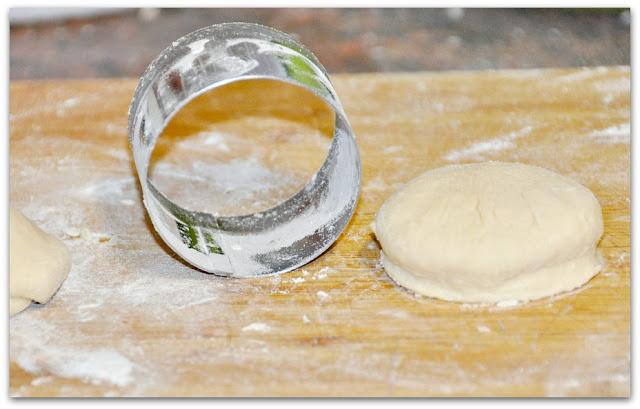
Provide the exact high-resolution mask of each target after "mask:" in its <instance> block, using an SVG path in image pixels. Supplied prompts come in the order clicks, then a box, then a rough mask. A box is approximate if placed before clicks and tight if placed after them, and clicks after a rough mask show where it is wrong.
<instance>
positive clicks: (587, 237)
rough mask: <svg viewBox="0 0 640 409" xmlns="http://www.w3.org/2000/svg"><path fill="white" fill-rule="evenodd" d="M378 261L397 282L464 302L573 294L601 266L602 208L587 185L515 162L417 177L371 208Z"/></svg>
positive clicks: (461, 167) (452, 168) (449, 169)
mask: <svg viewBox="0 0 640 409" xmlns="http://www.w3.org/2000/svg"><path fill="white" fill-rule="evenodd" d="M375 231H376V236H377V238H378V240H379V241H380V243H381V245H382V250H383V256H382V258H383V265H384V267H385V270H386V271H387V273H388V274H389V275H390V276H391V278H392V279H393V280H394V281H396V282H397V283H398V284H400V285H402V286H404V287H407V288H409V289H411V290H413V291H416V292H418V293H420V294H424V295H427V296H431V297H436V298H442V299H445V300H452V301H463V302H498V301H506V300H531V299H536V298H540V297H544V296H549V295H553V294H556V293H560V292H564V291H568V290H572V289H574V288H576V287H579V286H581V285H582V284H584V283H585V282H587V281H588V280H589V279H590V278H591V277H593V276H594V275H595V274H597V273H598V271H600V270H601V268H602V260H601V257H600V255H599V253H598V251H597V249H596V246H597V243H598V241H599V240H600V237H601V236H602V233H603V223H602V210H601V208H600V204H599V203H598V201H597V199H596V198H595V196H594V195H593V193H591V191H590V190H589V189H587V188H585V187H584V186H582V185H580V184H578V183H576V182H574V181H572V180H571V179H569V178H566V177H564V176H562V175H559V174H557V173H555V172H551V171H549V170H546V169H543V168H539V167H535V166H529V165H523V164H518V163H503V162H485V163H476V164H468V165H452V166H446V167H443V168H438V169H434V170H431V171H428V172H426V173H424V174H423V175H421V176H419V177H417V178H416V179H414V180H412V181H410V182H409V183H408V184H407V185H405V186H404V187H403V188H401V189H400V190H399V191H397V192H396V193H394V194H393V195H392V196H391V197H390V198H389V199H388V200H387V201H386V202H385V203H384V204H383V206H382V207H381V208H380V211H379V212H378V215H377V217H376V221H375Z"/></svg>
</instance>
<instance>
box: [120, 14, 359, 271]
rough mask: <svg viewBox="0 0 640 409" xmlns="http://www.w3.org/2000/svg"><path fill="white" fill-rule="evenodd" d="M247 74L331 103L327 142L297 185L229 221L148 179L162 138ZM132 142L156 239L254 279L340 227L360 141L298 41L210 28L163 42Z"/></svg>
mask: <svg viewBox="0 0 640 409" xmlns="http://www.w3.org/2000/svg"><path fill="white" fill-rule="evenodd" d="M249 79H270V80H277V81H283V82H287V83H290V84H294V85H296V86H299V87H302V88H304V89H307V90H309V91H311V92H313V93H314V94H316V95H317V96H319V97H320V98H322V99H323V100H324V101H325V102H326V103H327V104H328V105H329V106H330V107H331V108H332V109H333V111H334V112H335V127H334V134H333V140H332V143H331V147H330V148H329V152H328V154H327V157H326V159H325V161H324V163H323V165H322V166H321V168H320V169H319V170H318V171H317V172H316V174H315V175H314V176H313V177H312V178H311V180H310V181H308V183H307V184H306V186H305V187H304V188H303V189H302V190H300V191H299V192H298V193H296V194H295V195H294V196H293V197H291V198H289V199H287V200H286V201H284V202H282V203H280V204H278V205H276V206H275V207H273V208H271V209H268V210H266V211H263V212H259V213H254V214H247V215H242V216H229V217H225V216H219V215H215V214H210V213H206V212H198V211H191V210H188V209H185V208H183V207H181V206H179V205H177V204H176V203H174V202H173V201H171V199H170V198H168V197H167V196H165V195H164V194H163V193H162V192H160V191H159V190H158V189H157V188H156V187H155V186H154V185H153V183H152V182H151V180H149V178H148V168H149V161H150V158H151V153H152V152H153V149H154V147H155V144H156V141H157V139H158V137H159V136H160V134H161V133H162V131H163V129H164V128H165V126H166V125H167V124H168V122H169V121H170V119H171V118H172V117H173V116H174V115H175V114H176V113H177V112H178V111H179V110H180V109H181V108H182V107H184V106H185V105H186V104H187V103H188V102H190V101H191V100H193V99H194V98H196V97H197V96H198V95H201V94H203V93H205V92H207V91H210V90H212V89H214V88H217V87H222V86H224V85H226V84H229V83H232V82H236V81H243V80H249ZM129 143H130V146H131V149H132V151H133V157H134V161H135V166H136V170H137V172H138V178H139V180H140V184H141V186H142V193H143V198H144V205H145V207H146V209H147V213H148V214H149V217H150V218H151V221H152V222H153V226H154V227H155V229H156V231H157V232H158V234H159V235H160V237H162V239H163V240H164V241H165V242H166V243H167V244H168V245H169V246H170V247H171V248H172V249H173V250H174V251H175V252H176V253H177V254H178V255H180V257H182V258H183V259H184V260H186V261H187V262H189V263H190V264H192V265H193V266H195V267H197V268H199V269H201V270H204V271H206V272H210V273H214V274H218V275H223V276H230V277H252V276H259V275H264V274H274V273H282V272H286V271H290V270H293V269H295V268H297V267H299V266H301V265H304V264H306V263H308V262H309V261H311V260H313V259H314V258H316V257H318V256H319V255H320V254H321V253H322V252H324V251H325V250H326V249H327V248H328V247H329V246H330V245H331V244H332V243H333V242H334V241H335V240H336V239H337V238H338V236H339V235H340V233H341V232H342V231H343V230H344V228H345V226H346V225H347V223H348V222H349V219H350V218H351V216H352V214H353V212H354V210H355V207H356V203H357V199H358V195H359V192H360V172H361V170H360V156H359V153H358V147H357V145H356V141H355V137H354V135H353V132H352V130H351V127H350V125H349V122H348V121H347V117H346V115H345V113H344V110H343V108H342V105H341V104H340V101H339V100H338V97H337V95H336V92H335V90H334V89H333V86H332V85H331V82H330V80H329V76H328V74H327V72H326V70H325V69H324V67H322V65H321V64H320V62H319V61H318V60H317V59H316V57H315V56H314V55H313V54H312V53H311V52H310V51H309V50H307V49H306V48H305V47H304V46H303V45H301V44H300V43H298V42H297V41H296V40H294V39H292V38H291V37H289V36H288V35H286V34H284V33H282V32H279V31H277V30H274V29H272V28H269V27H265V26H261V25H256V24H246V23H228V24H220V25H213V26H210V27H206V28H203V29H200V30H197V31H194V32H192V33H190V34H187V35H186V36H184V37H182V38H180V39H178V40H177V41H174V42H173V44H172V45H171V46H169V47H168V48H166V49H165V50H164V51H163V52H162V53H161V54H160V55H159V56H158V57H157V58H156V59H155V60H154V61H153V62H152V63H151V64H150V65H149V66H148V67H147V69H146V71H145V72H144V74H143V75H142V77H141V79H140V82H139V83H138V87H137V88H136V90H135V93H134V95H133V100H132V102H131V106H130V108H129Z"/></svg>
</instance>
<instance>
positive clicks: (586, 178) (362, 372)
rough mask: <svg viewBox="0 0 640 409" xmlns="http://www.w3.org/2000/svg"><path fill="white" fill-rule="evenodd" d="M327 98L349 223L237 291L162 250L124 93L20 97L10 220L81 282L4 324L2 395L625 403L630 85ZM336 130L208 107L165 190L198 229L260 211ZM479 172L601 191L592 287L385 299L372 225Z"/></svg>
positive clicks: (168, 154) (169, 143)
mask: <svg viewBox="0 0 640 409" xmlns="http://www.w3.org/2000/svg"><path fill="white" fill-rule="evenodd" d="M334 83H335V85H336V89H337V91H338V94H339V95H340V98H341V100H342V102H343V104H344V106H345V109H346V111H347V114H348V116H349V119H350V121H351V123H352V125H353V128H354V130H355V133H356V134H357V140H358V144H359V147H360V150H361V156H362V164H363V183H362V186H363V189H362V195H361V199H360V203H359V206H358V208H357V211H356V214H355V217H354V219H353V220H352V222H351V224H350V225H349V227H348V228H347V230H346V231H345V233H344V234H343V235H342V236H341V238H340V239H339V240H338V241H337V243H336V244H335V245H334V246H333V247H331V248H330V250H329V251H327V252H326V253H325V254H324V255H322V256H321V257H319V258H318V259H316V260H315V261H314V262H312V263H310V264H309V265H307V266H305V267H304V268H302V269H299V270H297V271H294V272H291V273H288V274H284V275H282V276H275V277H265V278H256V279H248V280H235V279H223V278H219V277H215V276H210V275H205V274H202V273H200V272H198V271H195V270H193V269H191V268H190V267H189V266H187V265H186V264H185V263H183V262H181V261H180V260H179V259H177V258H175V256H173V255H171V253H170V251H169V250H168V249H167V247H166V246H164V245H163V244H162V242H161V240H160V239H158V238H157V236H155V235H154V234H153V232H152V229H151V227H150V224H149V222H148V219H147V218H146V216H145V213H144V210H143V207H142V204H141V200H140V194H139V188H138V183H137V180H136V179H135V176H134V173H133V172H134V171H133V165H132V163H131V159H130V153H129V150H128V145H127V139H126V120H127V118H126V112H127V108H128V104H129V101H130V98H131V93H132V91H133V88H134V86H135V81H132V80H95V81H83V82H76V81H74V82H13V83H12V84H11V91H10V149H11V152H10V189H11V205H12V206H15V207H17V208H19V209H21V210H22V211H23V212H24V213H25V214H26V215H27V216H29V217H30V218H32V219H33V220H35V221H36V222H37V223H38V224H40V225H41V226H42V227H43V228H44V229H45V230H47V231H49V232H51V233H52V234H54V235H55V236H57V237H59V238H61V239H63V240H64V241H65V243H66V244H67V245H68V246H69V248H70V250H71V252H72V259H73V267H72V271H71V273H70V275H69V277H68V279H67V281H66V282H65V283H64V284H63V286H62V287H61V289H60V291H59V292H58V294H57V295H56V296H55V297H54V298H53V300H52V301H51V302H50V303H49V304H47V305H45V306H32V307H30V308H29V309H28V310H26V311H25V312H23V313H21V314H19V315H17V316H15V317H13V318H11V320H10V358H11V365H10V393H11V395H13V396H221V395H225V396H488V395H491V396H628V395H629V393H630V372H629V371H630V341H629V337H630V333H629V329H630V321H629V316H630V289H629V282H630V264H629V244H630V230H629V225H630V210H629V207H630V190H629V183H630V175H629V172H630V151H629V142H630V135H629V133H630V130H629V129H630V126H629V122H630V108H629V106H630V72H629V69H628V67H614V68H606V69H605V68H594V69H584V70H569V69H567V70H531V71H498V72H452V73H437V74H407V75H403V74H397V75H394V74H391V75H377V74H372V75H354V76H335V78H334ZM249 85H250V84H249ZM254 85H256V84H254ZM277 97H283V98H279V99H277ZM274 100H278V101H279V102H278V103H277V104H275V105H274V104H266V103H267V101H274ZM329 117H330V115H329V116H328V115H327V112H326V109H324V108H323V107H322V105H321V104H319V103H318V102H317V101H314V99H313V98H311V97H310V96H308V95H305V94H304V93H302V92H298V91H296V90H295V89H288V88H286V89H283V88H274V85H273V84H272V83H269V84H267V85H265V84H257V85H256V86H255V87H249V86H246V85H245V86H242V85H241V86H238V87H236V88H235V89H230V90H227V91H221V92H220V93H219V94H217V95H213V96H211V97H210V98H209V97H205V98H203V99H201V100H199V101H198V102H196V103H194V104H192V105H191V106H190V107H188V109H186V110H185V111H184V112H183V113H182V114H181V115H180V116H178V117H176V120H175V121H174V123H172V125H171V126H170V127H169V129H168V130H167V134H166V135H165V136H164V137H163V139H161V141H162V142H161V143H160V145H159V146H158V151H157V152H156V157H154V160H155V163H156V164H158V166H159V167H158V168H157V169H159V170H158V172H157V173H156V176H157V177H158V183H159V184H161V183H164V185H165V188H166V189H167V190H172V189H173V190H174V191H173V192H172V193H173V194H177V195H180V197H181V198H185V199H181V200H187V196H189V195H188V194H186V195H185V194H184V193H185V192H186V191H184V190H181V189H184V186H185V185H188V186H193V189H191V190H189V192H191V193H192V194H193V198H192V199H193V202H192V203H191V205H193V206H196V207H197V206H204V207H206V206H209V205H212V206H214V207H215V206H219V208H220V209H222V211H228V212H233V211H234V210H236V211H240V212H241V211H244V210H246V209H247V208H251V209H254V208H260V207H264V206H268V205H269V203H271V201H273V200H276V199H280V198H282V197H286V196H287V195H289V194H290V193H291V192H293V191H295V189H296V188H298V187H299V186H300V185H302V184H303V181H304V178H305V177H307V176H309V175H310V174H311V173H312V172H313V170H314V169H315V168H317V166H318V165H319V164H320V162H321V161H322V158H323V155H324V151H325V150H326V147H327V144H328V138H327V137H326V136H324V135H325V134H326V133H327V129H330V123H327V122H326V120H327V118H329ZM185 158H192V160H191V161H185ZM193 158H195V159H193ZM482 160H505V161H520V162H524V163H529V164H535V165H540V166H544V167H547V168H549V169H552V170H555V171H557V172H560V173H562V174H565V175H568V176H570V177H572V178H574V179H575V180H577V181H579V182H580V183H583V184H584V185H585V186H587V187H589V188H590V189H592V190H593V192H594V193H595V195H596V196H597V197H598V199H599V201H600V203H601V204H602V207H603V212H604V222H605V232H604V236H603V238H602V241H601V243H600V249H601V250H602V253H603V255H604V257H605V260H606V267H605V269H604V271H603V272H602V273H600V274H598V275H597V276H596V277H595V278H594V279H592V280H591V281H590V282H589V283H587V284H586V285H585V286H584V287H583V288H581V289H578V290H576V291H573V292H572V293H570V294H564V295H561V296H557V297H553V298H546V299H541V300H538V301H535V302H531V303H528V304H525V305H517V306H495V305H474V304H459V303H449V302H443V301H438V300H433V299H428V298H424V297H416V296H414V295H412V294H410V293H409V292H407V291H404V290H402V289H400V288H398V287H397V286H395V285H394V284H393V283H392V282H391V281H390V280H389V279H388V278H387V277H386V275H385V273H384V271H383V270H381V268H380V267H379V265H378V257H379V247H378V245H377V243H376V242H375V240H374V237H373V235H372V234H371V232H370V230H369V227H368V225H369V223H370V222H371V221H372V219H373V217H374V215H375V212H376V211H377V209H378V208H379V206H380V205H381V204H382V202H383V201H384V200H385V198H386V197H388V195H389V194H390V193H392V192H393V191H394V190H395V189H397V188H398V187H399V186H401V185H402V184H403V183H405V182H407V181H408V180H410V179H411V178H413V177H414V176H417V175H418V174H420V173H422V172H424V171H426V170H428V169H431V168H434V167H438V166H442V165H445V164H448V163H454V162H475V161H482ZM234 161H235V162H234ZM160 164H162V165H160ZM196 165H197V166H204V168H202V167H201V168H198V167H197V166H196ZM206 166H209V167H206ZM212 166H213V167H212ZM243 166H249V167H250V169H249V170H247V171H246V172H242V171H240V170H239V169H242V168H243ZM178 167H182V169H183V170H185V172H186V173H184V174H183V173H180V172H179V171H178V170H177V168H178ZM189 172H191V176H189ZM193 172H196V173H198V172H200V173H199V175H197V177H194V176H193ZM211 173H215V175H214V176H212V175H211ZM247 175H248V176H247ZM245 176H246V177H245ZM154 177H155V176H154ZM212 177H215V178H218V179H220V178H225V179H224V183H222V182H219V181H216V180H215V179H210V178H212ZM243 177H245V178H244V179H243ZM163 178H164V179H163ZM160 179H163V180H160ZM216 183H217V184H216ZM194 192H195V193H194ZM212 192H213V193H215V194H214V195H213V196H212V195H211V194H212ZM236 203H239V204H238V205H237V206H236ZM240 204H241V205H240Z"/></svg>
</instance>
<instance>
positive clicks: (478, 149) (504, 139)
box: [444, 126, 533, 162]
mask: <svg viewBox="0 0 640 409" xmlns="http://www.w3.org/2000/svg"><path fill="white" fill-rule="evenodd" d="M532 129H533V128H532V127H530V126H526V127H524V128H522V129H520V130H518V131H513V132H509V133H508V134H505V135H502V136H499V137H497V138H493V139H489V140H487V141H483V142H477V143H474V144H472V145H469V146H468V147H466V148H462V149H459V150H453V151H451V152H449V153H447V154H446V155H445V156H444V160H446V161H449V162H455V161H459V160H468V159H474V160H482V159H484V156H483V155H484V154H486V153H491V152H497V151H502V150H506V149H513V148H515V147H516V143H515V141H516V140H517V139H519V138H522V137H524V136H527V135H529V134H530V133H531V131H532Z"/></svg>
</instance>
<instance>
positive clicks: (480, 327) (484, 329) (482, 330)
mask: <svg viewBox="0 0 640 409" xmlns="http://www.w3.org/2000/svg"><path fill="white" fill-rule="evenodd" d="M476 331H478V332H480V333H482V334H487V333H489V332H491V328H489V327H487V326H486V325H476Z"/></svg>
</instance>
